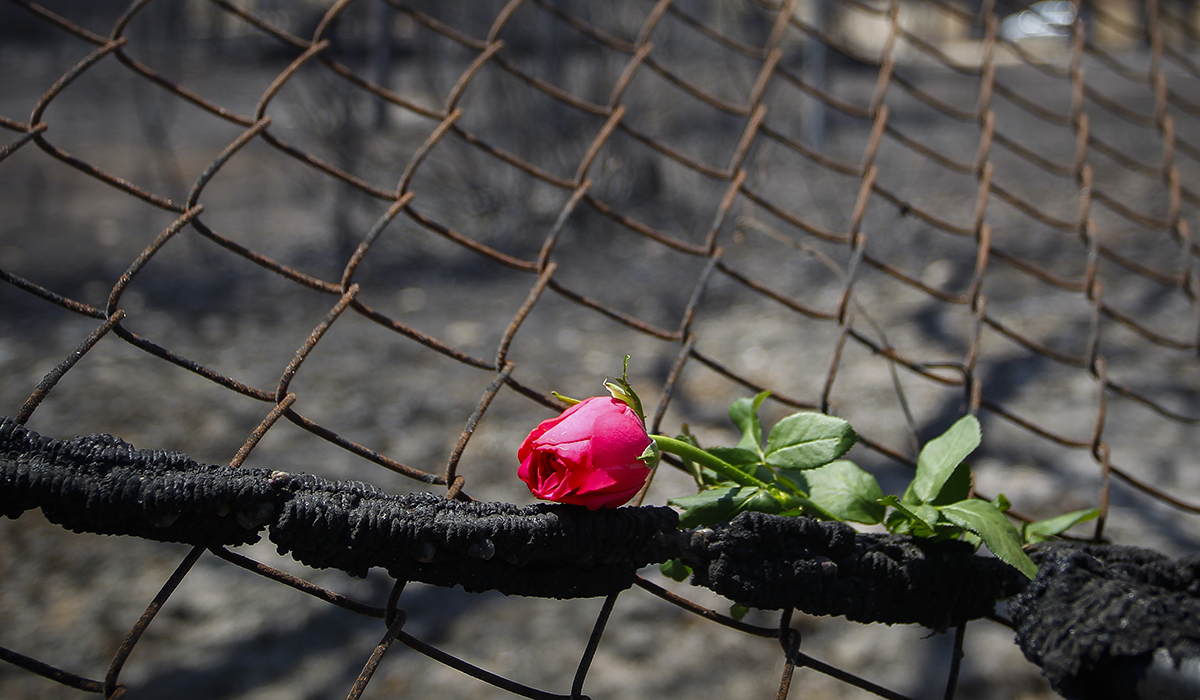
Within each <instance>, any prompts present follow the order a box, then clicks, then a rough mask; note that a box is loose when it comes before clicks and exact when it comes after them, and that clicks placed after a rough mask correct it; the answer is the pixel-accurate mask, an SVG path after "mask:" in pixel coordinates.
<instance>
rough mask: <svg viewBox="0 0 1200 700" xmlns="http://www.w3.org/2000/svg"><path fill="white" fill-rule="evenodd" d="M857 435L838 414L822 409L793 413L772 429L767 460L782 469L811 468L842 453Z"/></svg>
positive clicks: (854, 440) (768, 440) (827, 462)
mask: <svg viewBox="0 0 1200 700" xmlns="http://www.w3.org/2000/svg"><path fill="white" fill-rule="evenodd" d="M857 440H858V435H856V434H855V433H854V429H853V428H851V427H850V424H849V423H847V422H846V421H845V420H843V419H841V418H836V417H834V416H828V415H825V414H824V413H793V414H792V415H790V416H787V417H786V418H783V419H782V420H780V421H779V422H778V423H776V424H775V427H774V428H772V429H771V435H770V436H769V437H768V438H767V449H766V453H765V457H766V461H767V464H770V465H771V466H774V467H781V468H783V469H813V468H815V467H819V466H821V465H824V464H829V463H830V462H832V461H833V460H835V459H837V458H838V457H841V456H842V455H844V454H846V452H848V451H849V450H850V448H851V447H853V446H854V443H855V442H856V441H857Z"/></svg>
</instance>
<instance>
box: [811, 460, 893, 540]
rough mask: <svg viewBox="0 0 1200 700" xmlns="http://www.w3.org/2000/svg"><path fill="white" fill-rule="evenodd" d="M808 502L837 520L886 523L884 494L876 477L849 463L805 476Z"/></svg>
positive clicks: (848, 461)
mask: <svg viewBox="0 0 1200 700" xmlns="http://www.w3.org/2000/svg"><path fill="white" fill-rule="evenodd" d="M804 476H805V478H806V479H807V481H808V487H809V491H808V498H809V500H811V501H812V502H813V503H816V504H817V505H819V506H821V508H822V509H824V510H825V511H826V512H828V513H830V514H832V515H833V516H834V517H836V518H837V519H838V520H852V521H854V522H856V523H866V524H868V525H875V524H877V523H881V522H883V515H884V512H885V508H884V507H883V506H882V505H880V504H879V499H881V498H883V491H882V490H881V489H880V488H879V482H878V481H876V480H875V477H874V476H873V475H871V474H869V473H867V472H865V471H863V470H862V469H861V468H859V466H858V465H857V464H855V463H854V462H851V461H850V460H847V459H839V460H837V461H836V462H830V463H829V464H826V465H825V466H823V467H818V468H816V469H810V470H808V471H806V472H804Z"/></svg>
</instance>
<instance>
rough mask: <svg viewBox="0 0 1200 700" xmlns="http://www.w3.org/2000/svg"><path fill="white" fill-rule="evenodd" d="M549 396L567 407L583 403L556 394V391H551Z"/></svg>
mask: <svg viewBox="0 0 1200 700" xmlns="http://www.w3.org/2000/svg"><path fill="white" fill-rule="evenodd" d="M550 394H551V395H553V396H554V398H556V399H558V400H559V401H562V402H563V403H565V404H566V405H567V406H574V405H575V404H577V403H583V401H582V400H580V399H573V398H571V397H570V396H563V395H562V394H560V393H558V392H557V391H552V392H550Z"/></svg>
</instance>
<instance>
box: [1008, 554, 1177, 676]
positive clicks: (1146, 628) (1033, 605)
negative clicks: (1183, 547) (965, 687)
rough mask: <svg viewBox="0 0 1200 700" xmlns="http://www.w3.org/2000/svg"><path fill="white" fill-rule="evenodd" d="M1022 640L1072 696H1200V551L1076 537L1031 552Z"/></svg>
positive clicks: (1012, 605) (1019, 601)
mask: <svg viewBox="0 0 1200 700" xmlns="http://www.w3.org/2000/svg"><path fill="white" fill-rule="evenodd" d="M1032 557H1033V559H1034V561H1035V562H1037V564H1038V576H1037V578H1036V579H1035V580H1034V581H1033V583H1032V584H1030V585H1029V587H1027V588H1026V589H1025V591H1024V592H1022V593H1021V594H1020V595H1018V596H1016V597H1015V598H1013V599H1012V600H1011V601H1010V602H1009V604H1008V610H1009V613H1010V614H1011V615H1012V616H1013V621H1014V622H1015V623H1016V624H1017V642H1018V644H1020V646H1021V650H1022V651H1023V652H1025V656H1026V658H1028V659H1029V660H1030V661H1032V662H1034V663H1036V664H1037V665H1038V666H1041V667H1042V672H1043V673H1044V674H1045V676H1046V678H1047V679H1049V680H1050V684H1051V686H1053V688H1054V689H1055V690H1056V691H1058V692H1059V693H1061V694H1062V695H1063V696H1064V697H1066V698H1069V699H1070V700H1107V699H1109V698H1112V699H1114V700H1115V699H1116V698H1158V699H1159V700H1183V699H1184V698H1195V697H1198V696H1200V555H1193V556H1190V557H1184V558H1182V559H1179V560H1172V559H1169V558H1168V557H1165V556H1163V555H1162V554H1159V553H1158V552H1155V551H1152V550H1149V549H1143V548H1140V547H1114V546H1111V545H1100V544H1083V543H1068V544H1061V543H1060V544H1055V545H1053V546H1049V547H1042V548H1040V549H1039V550H1038V551H1035V552H1034V553H1033V555H1032Z"/></svg>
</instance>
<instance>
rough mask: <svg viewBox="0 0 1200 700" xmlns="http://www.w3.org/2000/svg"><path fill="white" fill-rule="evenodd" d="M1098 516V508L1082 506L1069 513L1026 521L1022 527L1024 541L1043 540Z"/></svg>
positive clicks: (1030, 542)
mask: <svg viewBox="0 0 1200 700" xmlns="http://www.w3.org/2000/svg"><path fill="white" fill-rule="evenodd" d="M1098 517H1100V509H1099V508H1084V509H1083V510H1074V511H1071V512H1070V513H1063V514H1062V515H1056V516H1054V517H1053V518H1046V519H1045V520H1039V521H1037V522H1033V523H1026V524H1025V527H1024V536H1025V541H1026V542H1028V543H1029V544H1037V543H1038V542H1045V541H1046V540H1049V539H1050V538H1052V537H1054V536H1056V535H1061V534H1062V533H1064V532H1066V531H1067V530H1070V529H1071V528H1073V527H1075V526H1076V525H1078V524H1079V523H1082V522H1086V521H1088V520H1094V519H1095V518H1098Z"/></svg>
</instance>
